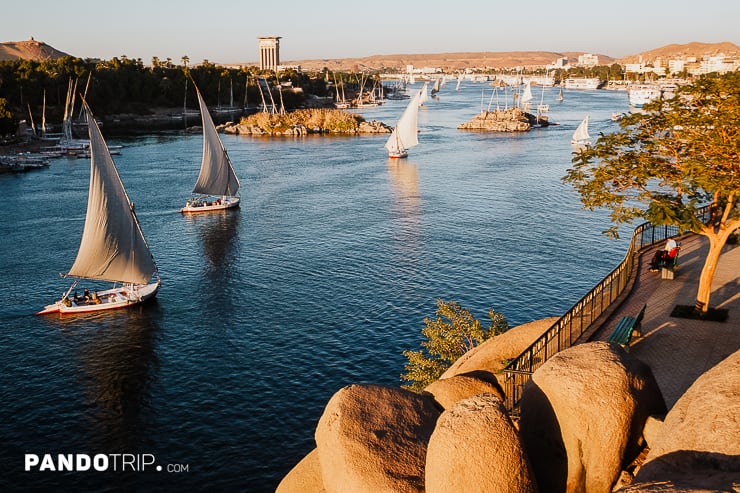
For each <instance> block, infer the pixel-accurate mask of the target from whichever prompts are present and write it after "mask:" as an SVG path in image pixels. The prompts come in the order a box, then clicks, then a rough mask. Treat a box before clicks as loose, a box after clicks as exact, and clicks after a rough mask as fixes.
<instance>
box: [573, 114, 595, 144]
mask: <svg viewBox="0 0 740 493" xmlns="http://www.w3.org/2000/svg"><path fill="white" fill-rule="evenodd" d="M588 118H589V116H588V115H586V118H584V119H583V121H582V122H581V124H580V125H578V128H576V131H575V132H573V138H572V139H571V140H570V143H571V144H573V145H574V146H588V145H591V136H590V135H589V134H588Z"/></svg>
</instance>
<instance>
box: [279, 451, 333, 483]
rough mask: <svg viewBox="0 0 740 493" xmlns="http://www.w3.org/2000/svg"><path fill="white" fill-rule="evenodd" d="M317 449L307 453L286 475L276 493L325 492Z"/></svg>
mask: <svg viewBox="0 0 740 493" xmlns="http://www.w3.org/2000/svg"><path fill="white" fill-rule="evenodd" d="M325 492H326V490H325V489H324V483H323V480H322V478H321V466H320V465H319V454H318V452H317V451H316V449H313V450H312V451H311V452H309V453H308V455H306V456H305V457H304V458H303V460H301V461H300V462H299V463H298V464H296V466H295V467H294V468H293V469H291V470H290V472H288V474H286V475H285V477H284V478H283V480H282V481H280V484H279V485H278V487H277V489H276V490H275V493H325Z"/></svg>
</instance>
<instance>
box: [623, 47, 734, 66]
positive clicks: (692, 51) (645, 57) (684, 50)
mask: <svg viewBox="0 0 740 493" xmlns="http://www.w3.org/2000/svg"><path fill="white" fill-rule="evenodd" d="M719 53H724V54H725V55H740V46H738V45H736V44H734V43H730V42H729V41H725V42H723V43H699V42H693V43H687V44H683V45H680V44H670V45H666V46H663V47H662V48H656V49H654V50H650V51H644V52H642V53H638V54H636V55H629V56H626V57H624V58H620V59H619V60H617V62H618V63H620V64H623V65H624V64H625V63H638V62H639V61H640V57H642V61H643V62H644V63H651V62H653V61H655V59H656V58H659V57H660V58H662V59H664V60H665V59H668V58H678V57H687V56H694V57H697V58H701V57H702V56H705V55H717V54H719Z"/></svg>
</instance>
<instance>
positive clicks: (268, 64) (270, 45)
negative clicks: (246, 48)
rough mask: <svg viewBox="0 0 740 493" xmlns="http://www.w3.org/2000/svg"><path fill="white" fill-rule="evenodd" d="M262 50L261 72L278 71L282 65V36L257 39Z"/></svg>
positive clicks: (260, 58)
mask: <svg viewBox="0 0 740 493" xmlns="http://www.w3.org/2000/svg"><path fill="white" fill-rule="evenodd" d="M257 40H258V41H259V50H260V57H259V60H260V70H273V71H276V70H277V68H278V65H280V36H262V37H259V38H257Z"/></svg>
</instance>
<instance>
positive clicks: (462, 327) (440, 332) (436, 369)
mask: <svg viewBox="0 0 740 493" xmlns="http://www.w3.org/2000/svg"><path fill="white" fill-rule="evenodd" d="M436 315H437V317H436V318H435V319H430V318H425V319H424V325H425V327H424V328H423V329H422V330H421V333H422V335H423V336H424V337H426V340H424V341H422V342H421V349H420V350H418V351H409V350H406V351H404V352H403V355H404V356H405V357H406V358H407V359H408V363H406V364H405V365H404V368H405V369H406V373H405V374H403V375H401V379H402V380H405V381H407V382H411V383H409V384H407V385H402V387H403V388H406V389H408V390H412V391H414V392H421V391H422V390H424V388H426V387H427V385H429V384H430V383H432V382H434V381H436V380H438V379H439V377H440V376H442V374H443V373H444V372H445V371H446V370H447V369H448V368H449V367H450V366H451V365H452V363H454V362H455V361H456V360H457V359H458V358H459V357H460V356H462V355H463V354H465V353H466V352H468V351H470V350H471V349H473V348H474V347H475V346H477V345H479V344H480V343H482V342H483V341H485V340H487V339H490V338H491V337H493V336H495V335H497V334H501V333H503V332H506V331H507V330H508V329H509V324H508V322H507V321H506V317H504V316H503V315H502V314H500V313H498V312H496V311H494V310H489V311H488V317H489V318H490V319H491V325H490V326H489V327H488V328H484V327H482V326H481V323H480V321H478V320H476V319H475V318H474V317H473V315H472V314H471V313H470V311H468V310H467V309H465V308H462V307H461V306H460V305H459V304H458V303H456V302H454V301H451V302H445V301H443V300H437V310H436Z"/></svg>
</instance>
